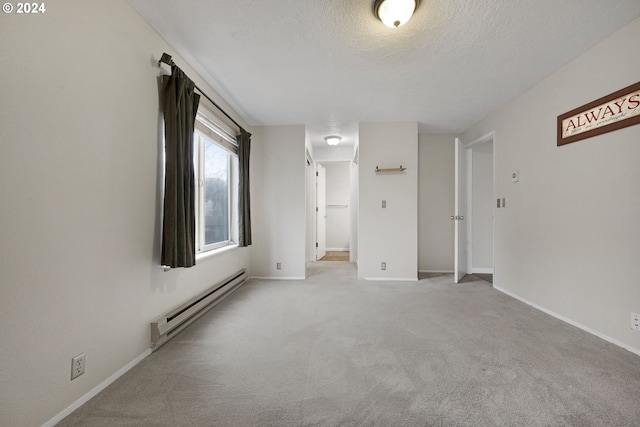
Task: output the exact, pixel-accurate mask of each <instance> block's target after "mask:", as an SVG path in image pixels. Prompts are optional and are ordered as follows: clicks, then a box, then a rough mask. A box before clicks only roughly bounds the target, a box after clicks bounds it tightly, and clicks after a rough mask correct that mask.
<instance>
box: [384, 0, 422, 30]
mask: <svg viewBox="0 0 640 427" xmlns="http://www.w3.org/2000/svg"><path fill="white" fill-rule="evenodd" d="M419 2H420V0H375V2H374V3H373V11H374V13H375V15H376V16H377V17H378V19H380V20H381V21H382V23H383V24H384V25H386V26H387V27H390V28H398V27H400V26H402V25H404V24H406V23H407V21H408V20H409V19H411V16H412V15H413V12H414V11H415V10H416V8H417V7H418V3H419Z"/></svg>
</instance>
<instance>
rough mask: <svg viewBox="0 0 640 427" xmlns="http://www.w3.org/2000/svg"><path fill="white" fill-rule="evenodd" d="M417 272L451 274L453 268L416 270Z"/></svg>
mask: <svg viewBox="0 0 640 427" xmlns="http://www.w3.org/2000/svg"><path fill="white" fill-rule="evenodd" d="M418 273H438V274H453V270H418Z"/></svg>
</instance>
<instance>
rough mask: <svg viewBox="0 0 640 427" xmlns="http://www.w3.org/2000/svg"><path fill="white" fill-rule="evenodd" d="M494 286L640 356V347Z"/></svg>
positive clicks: (495, 287) (537, 308)
mask: <svg viewBox="0 0 640 427" xmlns="http://www.w3.org/2000/svg"><path fill="white" fill-rule="evenodd" d="M493 288H494V289H495V290H497V291H500V292H502V293H503V294H506V295H509V296H510V297H512V298H515V299H517V300H518V301H521V302H523V303H525V304H527V305H530V306H531V307H533V308H535V309H536V310H540V311H542V312H543V313H546V314H548V315H549V316H553V317H555V318H556V319H558V320H562V321H563V322H565V323H568V324H570V325H572V326H575V327H576V328H579V329H582V330H583V331H586V332H589V333H590V334H591V335H595V336H597V337H598V338H602V339H603V340H605V341H608V342H610V343H611V344H615V345H617V346H618V347H622V348H624V349H625V350H628V351H630V352H631V353H634V354H637V355H638V356H640V349H637V348H634V347H631V346H630V345H627V344H625V343H623V342H621V341H618V340H617V339H615V338H611V337H610V336H607V335H604V334H602V333H600V332H598V331H596V330H595V329H591V328H589V327H588V326H585V325H583V324H581V323H578V322H576V321H573V320H571V319H569V318H568V317H564V316H562V315H560V314H558V313H555V312H553V311H551V310H549V309H547V308H544V307H542V306H539V305H538V304H535V303H532V302H531V301H527V300H526V299H524V298H522V297H520V296H518V295H516V294H514V293H512V292H510V291H507V290H506V289H503V288H501V287H498V286H495V285H494V286H493Z"/></svg>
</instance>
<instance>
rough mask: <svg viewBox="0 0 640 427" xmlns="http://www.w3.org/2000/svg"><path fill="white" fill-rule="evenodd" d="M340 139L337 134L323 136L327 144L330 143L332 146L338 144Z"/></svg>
mask: <svg viewBox="0 0 640 427" xmlns="http://www.w3.org/2000/svg"><path fill="white" fill-rule="evenodd" d="M341 139H342V137H339V136H327V137H325V138H324V140H325V141H327V144H329V145H331V146H332V147H333V146H336V145H338V144H340V140H341Z"/></svg>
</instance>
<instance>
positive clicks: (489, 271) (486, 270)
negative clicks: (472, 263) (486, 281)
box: [471, 268, 493, 274]
mask: <svg viewBox="0 0 640 427" xmlns="http://www.w3.org/2000/svg"><path fill="white" fill-rule="evenodd" d="M474 273H478V274H493V268H472V269H471V274H474Z"/></svg>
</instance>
